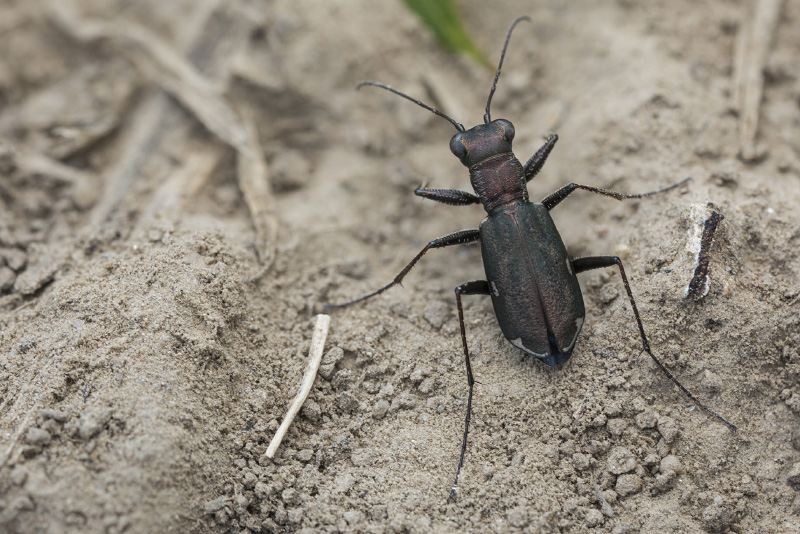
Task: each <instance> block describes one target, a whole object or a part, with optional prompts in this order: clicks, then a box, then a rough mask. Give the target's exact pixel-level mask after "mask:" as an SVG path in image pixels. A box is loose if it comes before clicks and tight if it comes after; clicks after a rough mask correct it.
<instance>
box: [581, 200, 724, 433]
mask: <svg viewBox="0 0 800 534" xmlns="http://www.w3.org/2000/svg"><path fill="white" fill-rule="evenodd" d="M673 187H674V186H673ZM614 265H616V266H617V267H619V274H620V276H621V277H622V284H623V285H624V286H625V291H626V292H627V293H628V299H629V300H630V301H631V307H632V308H633V314H634V315H635V316H636V324H637V325H639V335H641V336H642V346H643V349H642V350H644V351H645V352H647V354H649V355H650V357H651V358H652V359H653V361H654V362H656V365H658V367H659V368H660V369H661V371H663V372H664V374H665V375H667V378H669V379H670V380H671V381H672V382H673V383H674V384H675V385H676V386H678V387H679V388H680V390H681V391H683V393H684V394H685V395H686V396H687V397H689V398H690V399H691V400H692V401H693V402H694V403H695V404H696V405H697V406H699V407H700V408H702V409H704V410H705V411H707V412H708V413H710V414H711V415H713V416H714V417H716V418H717V419H719V420H720V421H722V422H723V423H725V424H726V425H728V426H729V427H730V428H731V429H732V430H736V425H734V424H733V423H731V422H730V421H728V420H727V419H725V418H724V417H722V416H721V415H719V414H718V413H717V412H715V411H714V410H712V409H711V408H709V407H708V406H706V405H705V404H703V403H702V402H700V401H699V400H698V399H697V397H695V396H694V395H693V394H692V393H691V392H690V391H689V390H688V389H686V388H685V387H684V386H683V384H681V383H680V382H678V379H677V378H675V377H674V376H672V373H671V372H669V369H667V368H666V367H665V366H664V364H663V363H661V361H660V360H659V359H658V358H656V356H655V354H653V352H652V351H651V350H650V343H648V342H647V336H645V334H644V326H643V325H642V318H641V317H640V316H639V309H638V308H637V307H636V301H635V300H634V299H633V292H632V291H631V286H630V284H629V283H628V277H627V276H625V269H624V268H623V267H622V260H620V259H619V258H618V257H616V256H593V257H588V258H578V259H575V260H572V266H573V268H574V269H575V272H576V273H581V272H584V271H590V270H592V269H601V268H603V267H612V266H614Z"/></svg>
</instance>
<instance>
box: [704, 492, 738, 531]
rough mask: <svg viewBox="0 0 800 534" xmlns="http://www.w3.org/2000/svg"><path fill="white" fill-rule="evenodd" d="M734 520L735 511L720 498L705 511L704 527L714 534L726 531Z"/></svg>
mask: <svg viewBox="0 0 800 534" xmlns="http://www.w3.org/2000/svg"><path fill="white" fill-rule="evenodd" d="M733 519H734V514H733V509H732V508H731V507H730V506H729V505H728V504H727V503H726V502H724V501H723V500H722V499H721V498H719V497H718V498H716V499H714V502H713V503H711V504H710V505H708V506H706V508H705V510H703V516H702V521H703V526H704V527H705V528H706V529H707V530H710V531H712V532H722V531H724V530H726V529H727V528H728V527H730V526H731V524H732V523H733Z"/></svg>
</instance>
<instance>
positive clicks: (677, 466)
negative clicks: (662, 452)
mask: <svg viewBox="0 0 800 534" xmlns="http://www.w3.org/2000/svg"><path fill="white" fill-rule="evenodd" d="M658 470H659V471H660V472H662V473H666V472H667V471H674V472H675V474H678V475H680V474H682V473H683V464H682V463H681V461H680V459H679V458H678V457H677V456H675V455H674V454H670V455H669V456H665V457H664V458H662V459H661V465H660V467H659V468H658Z"/></svg>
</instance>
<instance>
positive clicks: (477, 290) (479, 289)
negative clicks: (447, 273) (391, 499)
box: [450, 280, 490, 500]
mask: <svg viewBox="0 0 800 534" xmlns="http://www.w3.org/2000/svg"><path fill="white" fill-rule="evenodd" d="M489 294H490V291H489V282H487V281H486V280H473V281H472V282H467V283H466V284H461V285H460V286H458V287H457V288H456V305H457V306H458V326H459V328H461V344H462V345H463V346H464V362H465V364H466V366H467V383H468V384H469V394H468V396H467V417H466V419H465V420H464V439H463V440H462V441H461V456H460V457H459V459H458V469H457V470H456V480H455V482H453V487H452V488H451V490H450V499H451V500H455V498H456V488H458V475H460V474H461V466H462V465H464V454H465V453H466V452H467V433H468V432H469V420H470V416H471V415H472V389H473V387H474V385H475V379H474V378H473V377H472V364H471V363H470V361H469V349H468V348H467V329H466V327H465V326H464V308H463V307H462V306H461V295H489Z"/></svg>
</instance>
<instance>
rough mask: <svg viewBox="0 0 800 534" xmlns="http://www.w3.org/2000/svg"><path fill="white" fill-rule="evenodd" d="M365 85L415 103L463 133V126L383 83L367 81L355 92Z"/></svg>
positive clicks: (361, 83) (360, 84)
mask: <svg viewBox="0 0 800 534" xmlns="http://www.w3.org/2000/svg"><path fill="white" fill-rule="evenodd" d="M365 85H371V86H373V87H380V88H381V89H386V90H387V91H389V92H391V93H394V94H396V95H398V96H402V97H403V98H405V99H406V100H410V101H412V102H413V103H415V104H416V105H418V106H420V107H423V108H425V109H427V110H428V111H430V112H431V113H433V114H434V115H438V116H440V117H443V118H445V119H447V120H449V121H450V122H451V123H452V125H453V126H455V127H456V130H458V131H459V132H463V131H464V130H465V128H464V125H463V124H461V123H460V122H456V121H454V120H453V119H451V118H450V117H448V116H447V115H445V114H444V113H442V112H441V111H439V110H438V109H436V108H432V107H431V106H429V105H427V104H425V103H423V102H422V101H421V100H417V99H416V98H413V97H411V96H408V95H407V94H405V93H403V92H401V91H398V90H397V89H395V88H394V87H389V86H388V85H386V84H383V83H380V82H369V81H367V82H358V85H356V90H358V89H361V88H362V87H364V86H365Z"/></svg>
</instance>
